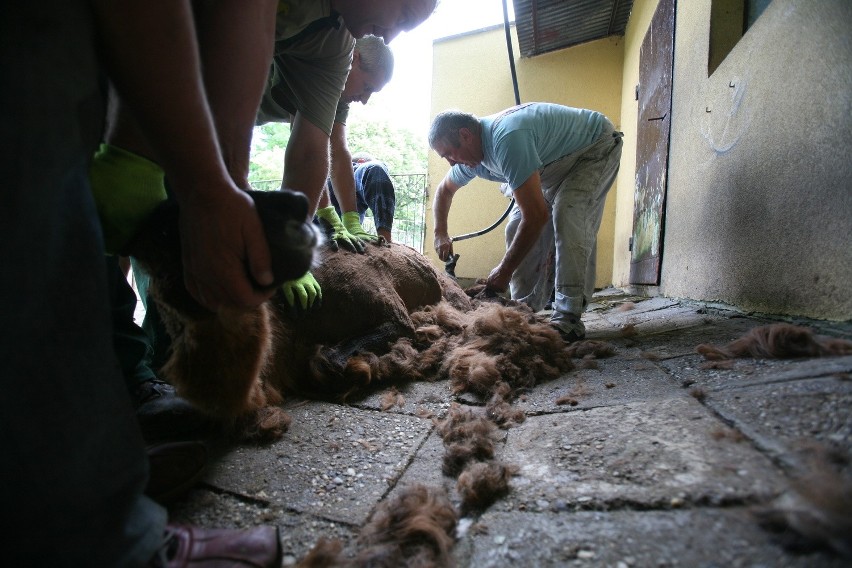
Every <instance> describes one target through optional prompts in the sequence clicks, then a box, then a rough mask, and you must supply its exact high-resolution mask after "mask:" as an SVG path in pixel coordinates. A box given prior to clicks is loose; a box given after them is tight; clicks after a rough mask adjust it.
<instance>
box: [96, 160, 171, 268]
mask: <svg viewBox="0 0 852 568" xmlns="http://www.w3.org/2000/svg"><path fill="white" fill-rule="evenodd" d="M164 179H165V176H164V175H163V170H162V168H160V166H158V165H157V164H155V163H154V162H151V161H149V160H146V159H145V158H143V157H142V156H139V155H137V154H134V153H133V152H128V151H127V150H122V149H121V148H119V147H118V146H111V145H109V144H101V146H100V148H98V151H97V152H95V157H94V159H93V160H92V165H91V167H90V168H89V182H90V183H91V186H92V194H93V195H94V197H95V205H96V206H97V209H98V216H99V217H100V220H101V227H102V228H103V232H104V244H105V245H106V251H107V253H109V254H116V253H118V252H119V251H121V249H122V247H124V245H126V244H127V242H128V241H129V240H130V239H131V237H133V235H135V234H136V232H137V231H138V230H139V227H140V225H141V224H142V222H143V221H144V220H145V219H146V218H147V217H148V215H149V214H150V213H151V211H153V210H154V208H155V207H156V206H157V205H159V204H160V203H161V202H162V201H165V200H166V187H165V185H164Z"/></svg>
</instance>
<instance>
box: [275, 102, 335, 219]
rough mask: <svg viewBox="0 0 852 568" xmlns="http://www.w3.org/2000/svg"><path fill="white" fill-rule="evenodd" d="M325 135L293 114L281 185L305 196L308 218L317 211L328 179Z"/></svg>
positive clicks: (297, 114)
mask: <svg viewBox="0 0 852 568" xmlns="http://www.w3.org/2000/svg"><path fill="white" fill-rule="evenodd" d="M328 162H329V157H328V136H327V135H326V133H325V132H323V131H322V130H321V129H319V128H318V127H317V126H315V125H313V124H311V123H310V122H309V121H307V120H305V119H304V118H303V117H302V115H301V114H300V113H296V117H295V118H294V120H293V125H292V128H291V131H290V141H289V142H288V143H287V150H286V151H285V153H284V176H283V182H282V183H283V187H285V188H287V189H292V190H294V191H299V192H301V193H303V194H305V196H306V197H307V198H308V218H312V217H313V215H314V213H316V209H317V204H318V203H319V198H320V194H321V193H322V190H323V188H324V187H325V181H326V179H327V178H328Z"/></svg>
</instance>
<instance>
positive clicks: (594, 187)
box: [506, 123, 622, 334]
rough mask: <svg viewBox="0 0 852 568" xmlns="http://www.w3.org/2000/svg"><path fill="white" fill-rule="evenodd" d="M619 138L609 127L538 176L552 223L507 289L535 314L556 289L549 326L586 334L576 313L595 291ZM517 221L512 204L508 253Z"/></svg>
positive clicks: (579, 312)
mask: <svg viewBox="0 0 852 568" xmlns="http://www.w3.org/2000/svg"><path fill="white" fill-rule="evenodd" d="M621 138H622V133H621V132H616V131H615V128H614V127H613V126H612V124H611V123H608V124H607V127H606V128H605V129H604V132H603V133H602V134H601V135H600V137H599V138H598V139H597V140H596V141H595V142H593V143H592V144H590V145H589V146H587V147H585V148H583V149H582V150H579V151H577V152H575V153H573V154H569V155H567V156H564V157H562V158H560V159H558V160H556V161H553V162H551V163H549V164H547V165H546V166H544V168H542V170H541V172H540V174H541V188H542V192H543V193H544V199H545V201H547V203H548V205H549V206H550V214H551V221H552V222H551V223H550V224H548V225H546V226H545V227H544V229H542V232H541V236H540V237H539V239H538V241H537V242H536V244H535V245H534V246H533V248H532V249H531V250H530V252H529V253H528V254H527V256H526V257H525V258H524V260H523V261H522V262H521V264H520V266H518V268H517V269H516V270H515V272H514V273H513V274H512V280H511V282H510V283H509V290H510V293H511V295H512V299H515V300H518V301H521V302H524V303H526V304H527V305H529V306H530V307H531V308H533V309H534V310H536V311H538V310H541V309H543V308H544V306H545V305H546V304H547V302H548V300H549V299H550V296H551V294H553V292H554V289H555V292H556V293H555V302H554V304H553V315H552V316H551V321H552V322H553V323H554V324H556V325H557V326H558V327H560V328H561V329H563V330H565V331H566V332H570V331H577V332H578V334H582V333H584V331H585V328H584V326H583V323H582V322H581V321H580V314H582V312H583V310H585V308H586V306H587V305H588V303H589V302H590V301H591V297H592V294H593V293H594V289H595V275H596V264H595V256H596V250H597V235H598V229H599V228H600V226H601V218H602V217H603V209H604V203H605V201H606V194H607V192H608V191H609V188H610V187H611V186H612V183H613V181H615V177H616V175H617V174H618V166H619V163H620V161H621V147H622V140H621ZM520 221H521V211H520V209H519V208H518V206H517V205H515V206H514V207H513V208H512V211H511V212H510V214H509V222H508V224H507V225H506V247H507V248H508V247H509V245H510V244H511V243H512V241H513V240H514V238H515V233H516V232H517V230H518V225H519V224H520Z"/></svg>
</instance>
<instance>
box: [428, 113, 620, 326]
mask: <svg viewBox="0 0 852 568" xmlns="http://www.w3.org/2000/svg"><path fill="white" fill-rule="evenodd" d="M621 138H622V133H621V132H617V131H616V130H615V127H614V126H613V124H612V122H610V121H609V119H607V118H606V117H605V116H604V115H603V114H601V113H599V112H595V111H592V110H586V109H577V108H571V107H566V106H562V105H557V104H551V103H528V104H524V105H519V106H515V107H512V108H509V109H506V110H504V111H502V112H499V113H497V114H494V115H491V116H486V117H483V118H478V117H476V116H474V115H472V114H469V113H465V112H461V111H457V110H450V111H445V112H442V113H440V114H439V115H438V116H436V117H435V120H434V121H433V122H432V127H431V128H430V131H429V146H431V147H432V149H433V150H435V152H437V153H438V155H440V156H441V157H442V158H444V159H446V160H447V161H448V162H449V163H450V166H452V167H451V168H450V171H449V172H448V173H447V175H446V176H445V177H444V179H443V180H442V181H441V183H440V184H439V185H438V188H437V189H436V191H435V200H434V203H433V208H432V210H433V215H434V222H435V251H436V252H437V253H438V256H439V257H440V258H441V260H446V259H447V258H449V256H450V255H451V254H452V253H453V243H452V241H451V239H450V237H449V234H448V232H447V215H448V214H449V211H450V205H451V204H452V201H453V195H454V194H455V193H456V191H458V190H459V189H460V188H461V187H462V186H464V185H466V184H467V183H468V182H470V181H471V180H472V179H473V178H474V177H477V176H479V177H481V178H485V179H488V180H492V181H497V182H501V183H503V184H505V187H506V190H507V192H508V193H510V194H511V196H513V197H514V198H515V206H514V208H513V210H512V212H511V214H510V217H509V222H508V224H507V226H506V254H505V255H504V256H503V259H502V260H501V261H500V264H498V265H497V266H496V267H495V268H494V269H493V270H492V271H491V274H489V276H488V280H487V282H486V284H487V287H488V288H490V289H492V290H494V291H497V292H503V291H505V290H506V288H507V287H508V288H509V290H510V293H511V297H512V299H514V300H518V301H521V302H524V303H526V304H528V305H529V306H530V307H532V309H534V310H536V311H538V310H541V309H543V308H544V306H545V304H546V303H547V301H548V300H549V299H550V296H551V293H552V292H553V291H554V288H555V301H554V303H553V315H552V316H551V323H552V324H553V326H554V327H556V329H558V330H559V332H560V334H561V335H562V337H563V338H564V339H565V340H566V341H569V342H570V341H577V340H580V339H583V338H584V337H585V335H586V330H585V326H584V325H583V322H582V321H581V319H580V317H581V315H582V313H583V310H585V308H586V306H587V305H588V303H589V301H590V300H591V296H592V293H593V292H594V284H595V252H596V250H595V249H596V244H597V233H598V228H599V227H600V224H601V217H602V216H603V208H604V201H605V199H606V194H607V192H608V191H609V188H610V186H611V185H612V183H613V181H614V180H615V176H616V174H617V173H618V165H619V162H620V160H621V146H622V142H621ZM554 250H555V262H551V257H552V254H553V251H554Z"/></svg>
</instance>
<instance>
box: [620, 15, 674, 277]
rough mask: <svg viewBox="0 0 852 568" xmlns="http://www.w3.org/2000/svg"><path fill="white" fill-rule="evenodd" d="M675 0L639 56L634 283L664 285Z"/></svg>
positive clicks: (655, 21) (658, 18)
mask: <svg viewBox="0 0 852 568" xmlns="http://www.w3.org/2000/svg"><path fill="white" fill-rule="evenodd" d="M674 21H675V0H660V3H659V5H658V6H657V10H656V12H654V17H653V18H652V20H651V25H650V26H649V28H648V32H647V33H646V34H645V39H644V41H643V42H642V47H641V50H640V52H639V85H638V86H637V88H636V93H637V100H638V101H639V120H638V127H637V132H636V193H635V194H634V207H633V237H632V238H631V241H630V243H631V247H630V250H631V256H630V283H631V284H651V285H656V284H659V283H660V260H661V258H662V239H663V226H664V214H665V203H666V179H667V167H668V161H669V127H670V125H671V108H672V63H673V61H674Z"/></svg>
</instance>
